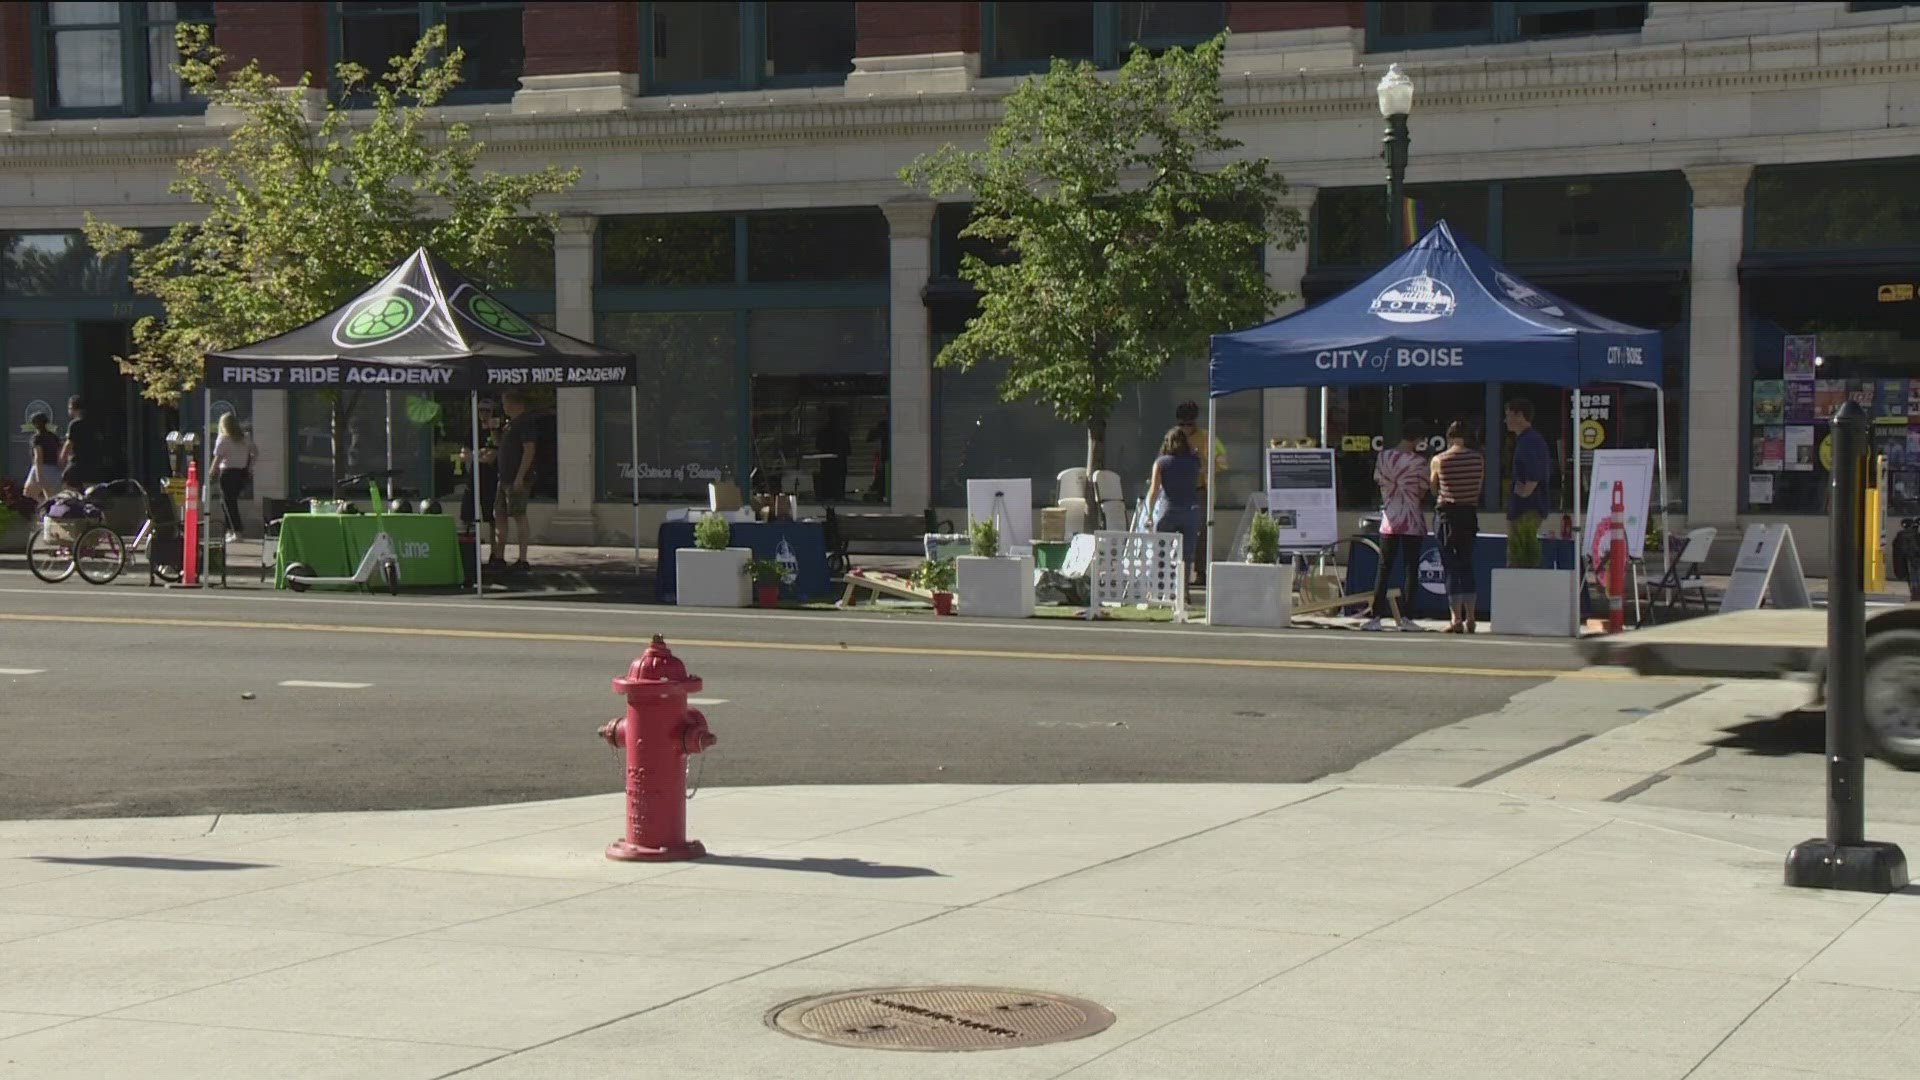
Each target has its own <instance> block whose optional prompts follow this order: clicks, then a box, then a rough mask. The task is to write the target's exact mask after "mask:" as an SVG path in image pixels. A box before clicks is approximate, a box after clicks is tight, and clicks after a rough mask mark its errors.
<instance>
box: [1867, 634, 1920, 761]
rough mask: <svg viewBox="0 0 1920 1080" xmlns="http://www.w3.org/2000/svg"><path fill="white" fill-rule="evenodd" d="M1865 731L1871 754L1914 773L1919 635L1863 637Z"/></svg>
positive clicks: (1918, 735) (1918, 739)
mask: <svg viewBox="0 0 1920 1080" xmlns="http://www.w3.org/2000/svg"><path fill="white" fill-rule="evenodd" d="M1864 666H1865V669H1866V680H1865V681H1866V694H1865V695H1864V696H1865V701H1864V703H1863V704H1864V711H1865V713H1866V716H1865V725H1864V726H1865V727H1866V735H1867V739H1868V741H1869V742H1871V743H1872V745H1873V750H1874V753H1875V754H1877V755H1878V756H1879V757H1880V759H1881V760H1883V761H1885V762H1887V763H1888V764H1889V765H1893V766H1895V767H1897V768H1901V769H1907V770H1920V630H1887V631H1883V632H1881V633H1878V634H1874V635H1871V636H1869V637H1868V638H1867V650H1866V656H1865V665H1864Z"/></svg>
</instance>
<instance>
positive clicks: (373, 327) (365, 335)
mask: <svg viewBox="0 0 1920 1080" xmlns="http://www.w3.org/2000/svg"><path fill="white" fill-rule="evenodd" d="M412 319H413V304H412V303H410V302H409V301H408V300H407V299H406V298H404V297H399V296H378V297H375V298H373V299H372V300H369V301H367V302H366V303H364V304H362V305H360V308H359V310H357V311H355V312H354V313H353V314H352V315H350V316H348V317H347V329H346V335H347V336H348V337H350V338H355V339H358V340H360V341H371V340H373V339H374V338H383V337H387V336H389V335H390V334H392V333H394V332H395V331H397V330H399V329H400V328H401V327H403V326H405V325H407V323H408V322H410V321H412Z"/></svg>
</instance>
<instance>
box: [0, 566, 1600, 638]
mask: <svg viewBox="0 0 1920 1080" xmlns="http://www.w3.org/2000/svg"><path fill="white" fill-rule="evenodd" d="M12 572H13V571H6V570H0V575H5V574H8V573H12ZM21 572H22V573H24V571H21ZM10 594H17V595H21V596H40V597H44V596H46V595H47V593H46V590H45V589H44V588H42V589H0V596H5V595H10ZM180 595H181V597H183V598H184V597H185V595H186V594H180ZM75 596H76V598H79V599H80V600H81V601H82V602H85V601H86V600H88V599H92V597H90V596H89V594H86V593H77V594H75ZM101 599H105V598H104V597H102V598H101ZM169 599H172V597H170V598H169ZM189 602H192V603H230V604H275V605H278V606H281V607H284V606H286V605H288V604H332V605H336V606H347V607H382V608H421V609H435V610H444V611H472V610H473V609H474V604H475V600H474V599H473V598H468V599H465V600H459V601H454V602H446V601H438V600H401V599H395V598H391V597H389V598H385V599H378V600H356V599H353V598H351V597H345V596H315V595H313V594H311V593H309V594H307V595H305V596H287V595H285V594H284V593H277V592H276V593H270V594H267V595H259V596H248V595H245V594H244V593H240V594H229V593H221V592H213V593H198V594H194V595H193V596H192V597H191V600H190V601H189ZM487 603H489V604H495V605H512V606H513V607H514V608H525V609H529V610H533V611H539V612H542V613H546V614H554V615H558V614H566V615H569V616H573V617H576V618H577V617H580V616H587V617H597V618H620V619H631V618H633V616H634V613H635V611H636V610H638V609H640V608H643V607H646V605H640V604H596V605H582V604H576V603H567V602H563V601H558V600H512V599H507V598H504V597H502V598H498V599H494V600H489V601H487ZM647 610H649V611H651V612H652V613H653V614H655V615H657V616H658V617H659V618H661V619H665V620H668V621H671V620H674V619H723V620H725V619H732V620H746V621H751V622H769V621H772V620H776V619H777V620H779V621H781V622H795V623H837V624H839V625H841V626H846V625H849V624H848V615H849V614H852V615H853V617H854V618H856V619H865V620H867V622H865V623H857V624H854V625H895V626H897V625H900V624H899V623H897V622H893V621H892V620H891V619H890V618H888V617H887V616H886V615H885V614H884V613H874V612H868V611H862V612H859V613H834V614H827V613H824V612H821V613H812V614H809V613H805V612H797V611H783V612H780V613H779V614H765V613H758V612H755V613H748V612H731V611H691V610H686V611H683V610H678V609H675V608H672V607H664V608H663V607H659V606H653V607H650V608H647ZM904 617H905V616H904V615H903V619H904ZM939 630H940V632H942V633H967V632H974V631H978V632H983V633H1000V632H1004V631H1007V630H1013V631H1016V632H1018V631H1025V632H1029V633H1049V634H1054V635H1056V636H1057V635H1059V634H1071V633H1082V634H1135V635H1138V634H1145V635H1148V636H1159V637H1180V638H1186V639H1188V640H1192V639H1193V637H1194V635H1195V634H1214V635H1217V636H1218V637H1219V638H1222V639H1236V638H1262V639H1267V640H1272V641H1344V642H1349V643H1350V642H1353V641H1355V640H1356V639H1361V635H1360V634H1359V632H1358V631H1354V630H1329V631H1325V632H1321V631H1317V630H1282V631H1262V630H1240V629H1227V628H1225V627H1210V626H1206V625H1205V624H1199V625H1196V626H1189V627H1187V628H1185V629H1176V628H1174V627H1171V626H1159V627H1155V626H1124V625H1114V624H1113V623H1112V622H1110V621H1108V622H1098V623H1089V622H1088V621H1087V620H1085V619H1032V620H1026V621H1020V620H1014V619H1005V620H1001V619H995V620H980V621H978V622H968V621H966V620H964V619H945V620H942V621H941V622H940V624H939ZM1389 636H1390V635H1386V634H1382V635H1379V636H1378V637H1377V638H1375V639H1374V640H1377V641H1384V640H1386V639H1387V638H1388V637H1389ZM1361 640H1364V639H1361ZM1398 644H1403V645H1404V644H1410V645H1415V646H1420V647H1432V648H1441V649H1452V650H1459V649H1460V648H1462V647H1466V648H1474V647H1476V646H1478V647H1493V646H1498V647H1499V648H1502V649H1560V650H1565V649H1566V648H1567V645H1566V643H1565V642H1561V641H1523V640H1515V639H1512V638H1501V639H1495V638H1492V637H1491V636H1488V637H1487V638H1486V639H1485V640H1481V639H1479V638H1453V637H1445V636H1443V635H1440V634H1429V635H1425V636H1422V635H1419V634H1411V635H1408V636H1407V637H1405V638H1402V639H1400V640H1399V642H1398Z"/></svg>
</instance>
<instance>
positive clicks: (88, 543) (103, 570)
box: [73, 525, 127, 585]
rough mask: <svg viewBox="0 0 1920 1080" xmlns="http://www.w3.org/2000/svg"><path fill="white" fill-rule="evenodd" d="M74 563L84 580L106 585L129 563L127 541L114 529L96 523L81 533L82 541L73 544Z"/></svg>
mask: <svg viewBox="0 0 1920 1080" xmlns="http://www.w3.org/2000/svg"><path fill="white" fill-rule="evenodd" d="M73 565H74V567H75V568H76V569H78V570H79V571H80V578H81V580H82V581H86V582H88V583H89V584H93V585H105V584H107V583H108V582H110V581H112V580H113V579H114V578H117V577H119V576H120V571H121V569H122V568H123V567H125V566H126V565H127V544H126V541H124V540H122V539H120V534H119V533H116V532H114V531H113V530H112V529H109V528H107V527H106V526H104V525H96V526H94V527H93V528H91V529H88V530H87V531H86V532H83V533H81V534H80V542H79V543H77V544H75V545H73Z"/></svg>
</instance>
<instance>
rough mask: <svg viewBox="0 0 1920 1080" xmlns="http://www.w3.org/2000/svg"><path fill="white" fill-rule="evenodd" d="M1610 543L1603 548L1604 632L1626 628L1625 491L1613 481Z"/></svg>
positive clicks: (1620, 484) (1619, 483) (1623, 487)
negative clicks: (1604, 570)
mask: <svg viewBox="0 0 1920 1080" xmlns="http://www.w3.org/2000/svg"><path fill="white" fill-rule="evenodd" d="M1611 528H1612V531H1613V543H1612V545H1611V546H1610V547H1608V549H1607V633H1609V634H1617V633H1619V632H1620V631H1622V630H1625V629H1626V628H1627V492H1626V485H1624V484H1622V483H1621V482H1620V481H1618V480H1615V481H1614V482H1613V520H1612V525H1611Z"/></svg>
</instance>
